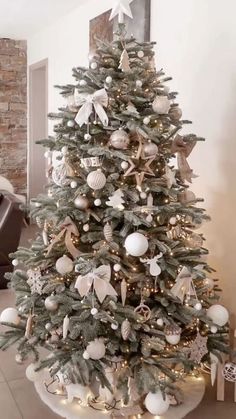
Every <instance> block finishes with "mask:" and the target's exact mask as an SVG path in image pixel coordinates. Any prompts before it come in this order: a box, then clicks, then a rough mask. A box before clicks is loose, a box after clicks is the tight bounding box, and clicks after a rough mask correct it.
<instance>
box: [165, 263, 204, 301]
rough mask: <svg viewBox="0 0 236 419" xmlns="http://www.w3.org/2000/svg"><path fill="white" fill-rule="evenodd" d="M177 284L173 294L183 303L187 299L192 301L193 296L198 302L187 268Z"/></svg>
mask: <svg viewBox="0 0 236 419" xmlns="http://www.w3.org/2000/svg"><path fill="white" fill-rule="evenodd" d="M175 282H176V283H175V285H174V286H173V287H172V288H171V294H172V295H174V296H175V297H177V298H179V299H180V300H181V301H182V303H183V302H184V298H185V297H187V298H188V299H190V297H191V296H194V297H195V298H196V299H197V300H198V298H197V294H196V290H195V287H194V283H193V278H192V275H191V274H190V272H189V270H188V269H187V268H186V266H184V267H183V268H182V270H181V271H180V273H179V275H178V276H177V278H176V281H175Z"/></svg>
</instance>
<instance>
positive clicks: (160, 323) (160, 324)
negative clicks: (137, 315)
mask: <svg viewBox="0 0 236 419" xmlns="http://www.w3.org/2000/svg"><path fill="white" fill-rule="evenodd" d="M163 325H164V321H163V319H161V318H160V319H157V326H160V327H162V326H163Z"/></svg>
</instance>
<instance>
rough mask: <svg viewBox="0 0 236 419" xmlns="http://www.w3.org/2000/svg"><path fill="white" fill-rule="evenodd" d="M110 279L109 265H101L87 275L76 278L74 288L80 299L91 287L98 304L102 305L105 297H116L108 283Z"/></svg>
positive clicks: (114, 291)
mask: <svg viewBox="0 0 236 419" xmlns="http://www.w3.org/2000/svg"><path fill="white" fill-rule="evenodd" d="M110 279H111V267H110V265H101V266H99V267H98V268H96V269H94V270H93V271H92V272H89V273H88V274H87V275H84V276H82V275H80V276H78V278H77V280H76V283H75V288H76V289H77V290H78V291H79V293H80V295H81V297H84V296H85V295H88V293H89V291H90V289H91V287H92V286H93V289H94V291H95V292H96V294H97V297H98V299H99V301H100V303H102V302H103V301H104V299H105V298H106V296H107V295H112V296H116V295H117V293H116V290H115V289H114V288H113V286H112V285H111V284H110V283H109V282H110Z"/></svg>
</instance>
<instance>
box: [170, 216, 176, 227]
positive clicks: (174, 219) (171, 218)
mask: <svg viewBox="0 0 236 419" xmlns="http://www.w3.org/2000/svg"><path fill="white" fill-rule="evenodd" d="M169 223H170V224H171V225H172V226H174V225H175V224H176V223H177V218H176V217H170V219H169Z"/></svg>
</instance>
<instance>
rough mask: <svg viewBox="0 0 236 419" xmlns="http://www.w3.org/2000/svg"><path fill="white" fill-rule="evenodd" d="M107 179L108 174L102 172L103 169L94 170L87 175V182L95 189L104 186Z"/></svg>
mask: <svg viewBox="0 0 236 419" xmlns="http://www.w3.org/2000/svg"><path fill="white" fill-rule="evenodd" d="M106 181H107V179H106V176H105V175H104V173H102V171H101V169H97V170H94V171H93V172H90V173H89V174H88V176H87V184H88V186H89V187H90V188H91V189H93V190H94V191H97V190H99V189H102V188H104V186H105V184H106Z"/></svg>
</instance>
